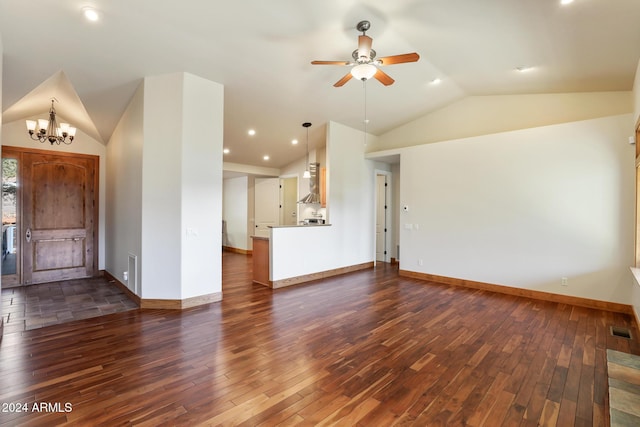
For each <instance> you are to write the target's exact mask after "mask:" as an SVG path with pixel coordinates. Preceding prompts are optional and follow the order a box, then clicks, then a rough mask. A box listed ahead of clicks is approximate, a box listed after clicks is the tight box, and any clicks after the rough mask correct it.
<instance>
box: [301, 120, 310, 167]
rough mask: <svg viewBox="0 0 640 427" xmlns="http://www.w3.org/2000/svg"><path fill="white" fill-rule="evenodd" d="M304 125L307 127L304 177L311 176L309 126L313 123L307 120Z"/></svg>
mask: <svg viewBox="0 0 640 427" xmlns="http://www.w3.org/2000/svg"><path fill="white" fill-rule="evenodd" d="M302 127H304V128H306V129H307V160H306V163H305V166H304V167H305V169H304V174H302V177H303V178H307V179H308V178H311V172H310V171H309V128H310V127H311V123H309V122H305V123H303V124H302Z"/></svg>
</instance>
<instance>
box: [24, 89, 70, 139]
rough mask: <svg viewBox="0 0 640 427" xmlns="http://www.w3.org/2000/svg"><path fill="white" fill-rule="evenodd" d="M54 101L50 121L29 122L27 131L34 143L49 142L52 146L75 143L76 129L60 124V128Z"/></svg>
mask: <svg viewBox="0 0 640 427" xmlns="http://www.w3.org/2000/svg"><path fill="white" fill-rule="evenodd" d="M54 101H55V99H52V100H51V109H50V110H49V120H45V119H38V121H37V122H36V121H35V120H27V131H29V136H31V139H33V140H34V141H40V142H42V143H44V142H45V141H49V142H50V143H51V145H53V143H54V142H55V143H56V144H58V145H60V143H61V142H62V143H65V144H67V145H69V144H71V143H72V142H73V138H74V137H75V135H76V128H74V127H71V126H70V125H69V123H60V126H58V122H57V121H56V110H55V108H53V103H54ZM36 126H37V129H38V130H37V131H36ZM67 138H68V140H67Z"/></svg>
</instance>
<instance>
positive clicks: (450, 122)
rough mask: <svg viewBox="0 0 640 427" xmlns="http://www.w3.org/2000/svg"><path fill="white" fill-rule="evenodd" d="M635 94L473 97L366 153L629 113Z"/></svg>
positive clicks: (396, 133) (389, 136)
mask: <svg viewBox="0 0 640 427" xmlns="http://www.w3.org/2000/svg"><path fill="white" fill-rule="evenodd" d="M632 104H633V101H632V96H631V92H593V93H558V94H528V95H492V96H489V95H487V96H469V97H466V98H463V99H461V100H460V101H457V102H454V103H452V104H451V105H448V106H447V107H445V108H442V109H440V110H437V111H434V112H432V113H429V114H426V115H424V116H422V117H420V118H418V119H416V120H414V121H412V122H409V123H407V124H405V125H403V126H400V127H398V128H395V129H393V130H391V131H389V132H387V133H385V134H384V135H382V136H380V137H379V138H378V140H377V143H376V142H373V143H372V144H369V148H368V149H367V151H368V152H372V151H380V150H386V149H392V148H400V147H409V146H415V145H420V144H426V143H430V142H439V141H446V140H452V139H459V138H466V137H471V136H478V135H488V134H493V133H498V132H506V131H510V130H517V129H528V128H533V127H538V126H545V125H550V124H558V123H567V122H572V121H579V120H586V119H593V118H597V117H606V116H613V115H618V114H627V113H629V112H630V111H632V108H633V105H632Z"/></svg>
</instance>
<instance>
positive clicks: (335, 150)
mask: <svg viewBox="0 0 640 427" xmlns="http://www.w3.org/2000/svg"><path fill="white" fill-rule="evenodd" d="M372 139H375V137H373V136H372V135H369V136H368V140H372ZM363 142H364V134H363V133H362V132H361V131H358V130H355V129H352V128H349V127H346V126H344V125H341V124H339V123H335V122H330V123H329V124H328V128H327V145H326V157H327V160H326V163H327V170H328V174H327V175H328V177H327V179H328V180H327V197H328V200H329V205H330V207H329V209H328V212H327V215H328V220H329V222H330V223H331V226H328V227H287V228H274V229H272V234H271V241H270V244H271V253H272V257H271V258H272V265H271V280H274V281H275V280H282V279H285V278H290V277H297V276H302V275H305V274H312V273H317V272H321V271H327V270H333V269H337V268H342V267H348V266H352V265H358V264H363V263H366V262H372V261H373V259H374V258H373V254H374V242H375V236H374V234H373V229H374V226H375V215H374V208H375V206H374V194H375V168H376V166H378V167H380V166H381V165H379V164H376V162H373V161H371V160H366V159H365V158H364V150H365V146H364V143H363ZM305 194H306V193H305Z"/></svg>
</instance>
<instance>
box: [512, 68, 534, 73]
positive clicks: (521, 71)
mask: <svg viewBox="0 0 640 427" xmlns="http://www.w3.org/2000/svg"><path fill="white" fill-rule="evenodd" d="M532 70H533V67H516V71H517V72H519V73H527V72H529V71H532Z"/></svg>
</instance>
